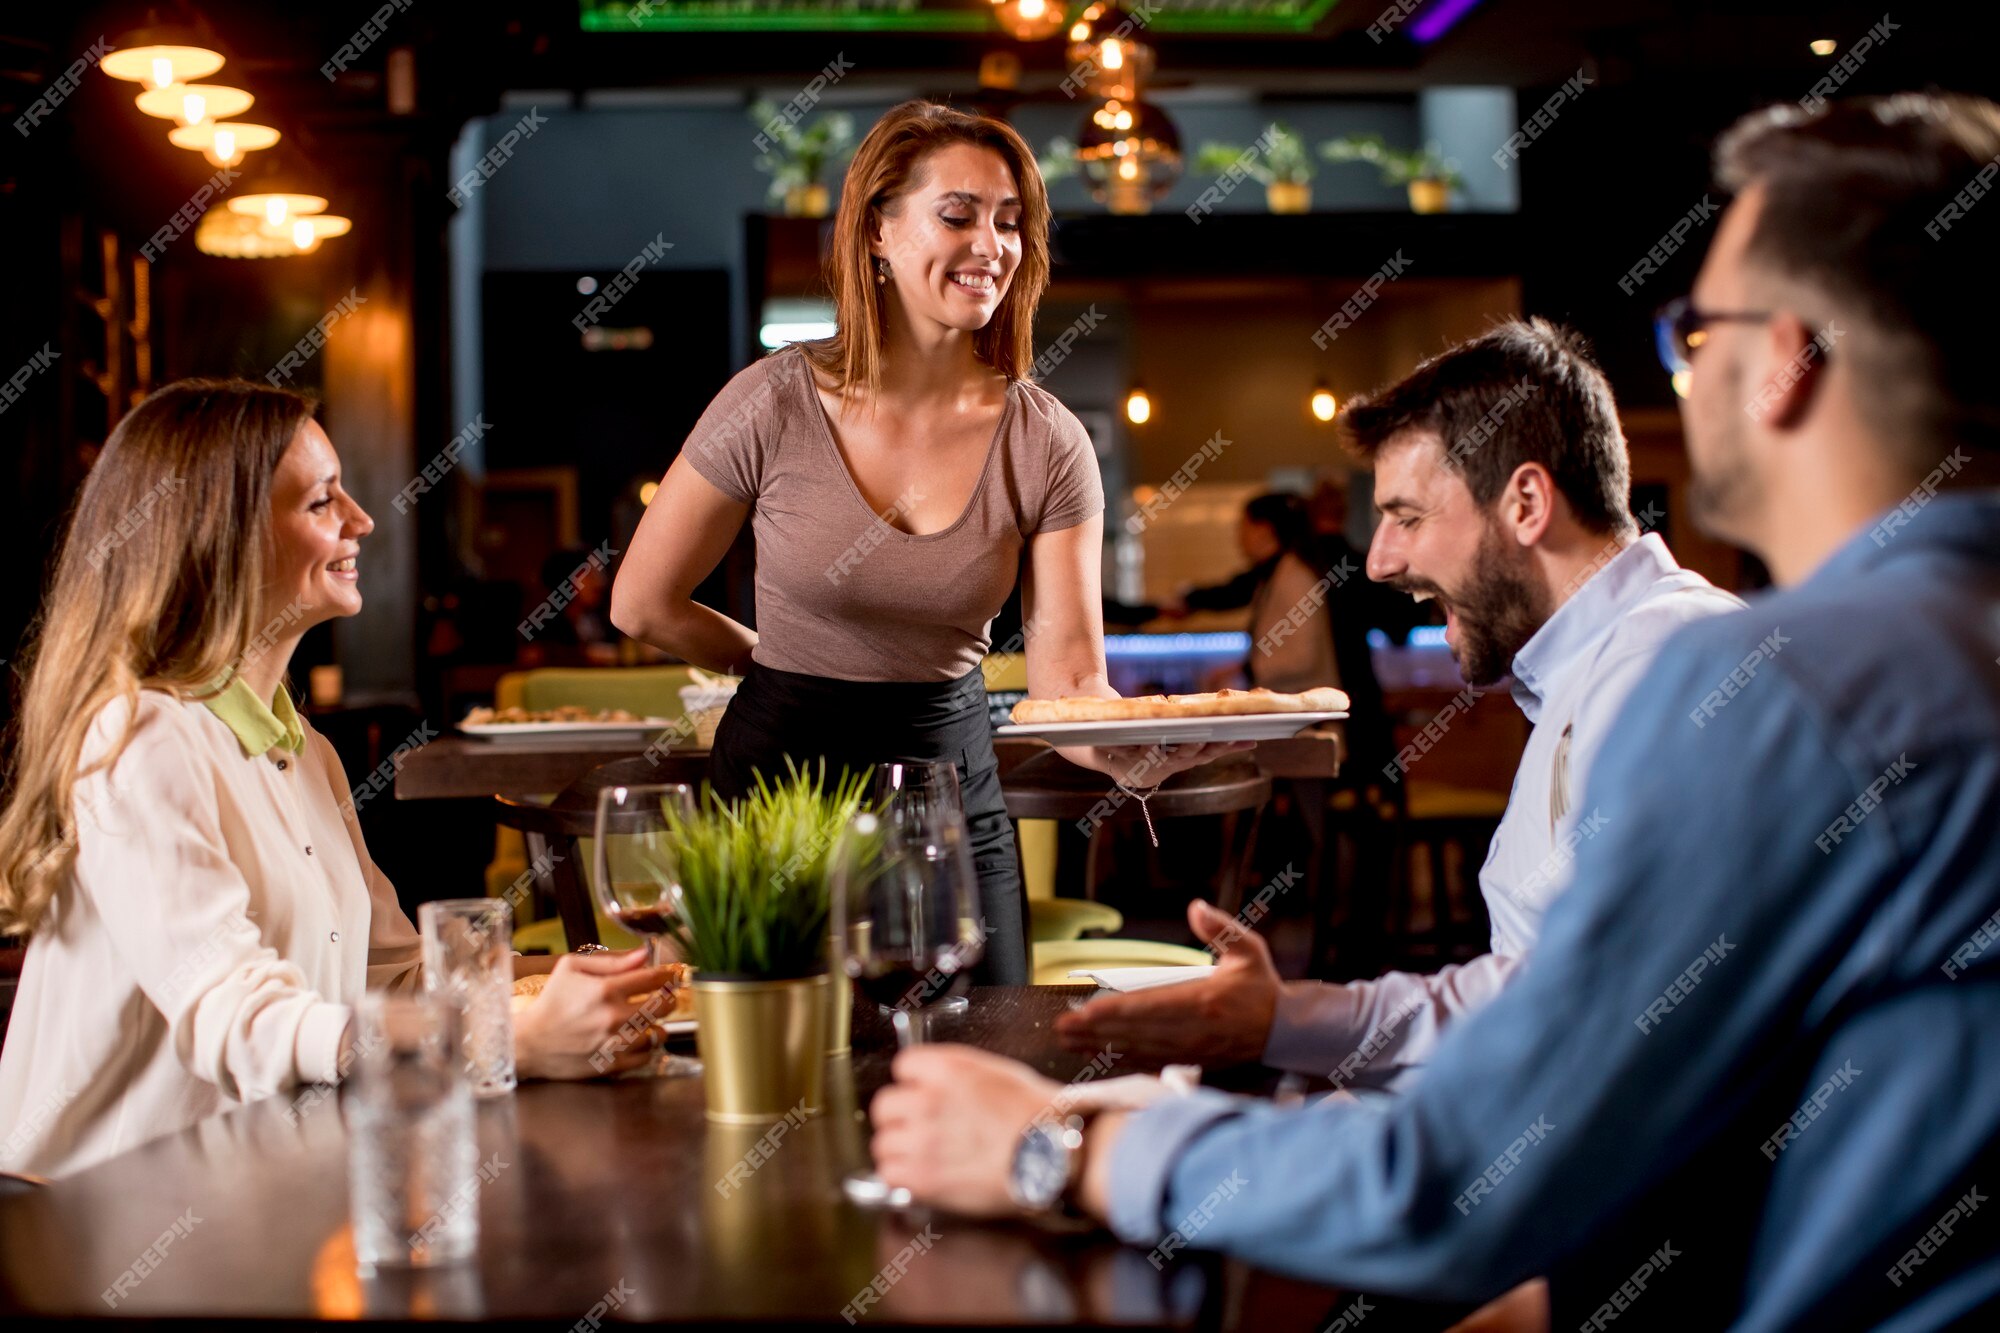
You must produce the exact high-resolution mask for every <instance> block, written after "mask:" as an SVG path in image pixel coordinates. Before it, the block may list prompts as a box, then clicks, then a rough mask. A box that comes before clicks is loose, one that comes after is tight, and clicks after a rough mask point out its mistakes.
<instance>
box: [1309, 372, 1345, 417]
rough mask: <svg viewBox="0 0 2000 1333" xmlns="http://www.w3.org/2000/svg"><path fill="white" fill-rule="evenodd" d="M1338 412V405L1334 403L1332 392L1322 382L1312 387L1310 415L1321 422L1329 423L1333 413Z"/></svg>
mask: <svg viewBox="0 0 2000 1333" xmlns="http://www.w3.org/2000/svg"><path fill="white" fill-rule="evenodd" d="M1339 410H1340V404H1339V403H1338V402H1336V401H1334V397H1333V390H1331V389H1329V388H1327V387H1326V383H1325V382H1324V381H1321V382H1320V383H1319V384H1316V385H1314V386H1313V391H1312V414H1313V415H1314V416H1315V417H1317V418H1318V419H1319V420H1321V421H1331V420H1333V417H1334V413H1336V412H1338V411H1339Z"/></svg>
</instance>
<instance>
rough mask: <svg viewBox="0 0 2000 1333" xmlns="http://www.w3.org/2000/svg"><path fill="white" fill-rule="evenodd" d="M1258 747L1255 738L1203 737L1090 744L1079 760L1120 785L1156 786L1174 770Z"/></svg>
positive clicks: (1143, 788) (1177, 770) (1134, 786)
mask: <svg viewBox="0 0 2000 1333" xmlns="http://www.w3.org/2000/svg"><path fill="white" fill-rule="evenodd" d="M1256 748H1257V743H1256V742H1255V741H1205V742H1201V743H1197V744H1190V745H1093V746H1091V747H1090V748H1088V749H1086V750H1084V751H1082V754H1083V755H1085V756H1088V757H1087V758H1083V759H1080V760H1078V761H1077V762H1080V763H1082V764H1084V766H1085V767H1088V768H1094V769H1096V770H1097V771H1098V772H1100V773H1104V774H1107V775H1109V776H1110V778H1111V779H1112V781H1114V782H1116V783H1118V785H1119V786H1121V787H1133V788H1137V789H1139V790H1141V791H1143V790H1145V789H1146V788H1148V787H1157V786H1159V785H1160V784H1161V783H1162V782H1165V781H1166V780H1167V779H1168V778H1170V777H1172V776H1173V775H1174V774H1176V773H1183V772H1186V771H1187V770H1188V769H1190V768H1200V767H1201V766H1202V765H1203V764H1212V763H1214V762H1215V761H1216V760H1218V759H1220V758H1222V757H1223V756H1224V755H1231V754H1238V753H1241V752H1242V751H1244V750H1254V749H1256Z"/></svg>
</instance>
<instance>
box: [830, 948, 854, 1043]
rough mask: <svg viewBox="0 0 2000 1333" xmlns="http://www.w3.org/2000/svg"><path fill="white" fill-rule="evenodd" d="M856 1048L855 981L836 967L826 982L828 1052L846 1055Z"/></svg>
mask: <svg viewBox="0 0 2000 1333" xmlns="http://www.w3.org/2000/svg"><path fill="white" fill-rule="evenodd" d="M853 1049H854V983H853V982H851V981H849V980H848V979H847V974H846V973H845V972H842V971H840V970H839V969H838V968H835V969H834V970H833V971H832V972H831V973H829V974H828V976H827V984H826V1053H827V1054H828V1055H846V1054H847V1053H848V1052H849V1051H851V1050H853Z"/></svg>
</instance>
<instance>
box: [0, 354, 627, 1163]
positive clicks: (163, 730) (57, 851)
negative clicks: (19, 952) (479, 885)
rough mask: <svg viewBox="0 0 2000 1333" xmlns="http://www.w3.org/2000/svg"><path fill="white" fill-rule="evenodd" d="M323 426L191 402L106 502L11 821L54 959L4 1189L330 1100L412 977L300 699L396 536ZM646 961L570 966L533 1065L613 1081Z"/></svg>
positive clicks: (537, 1016) (225, 397)
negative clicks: (364, 1018)
mask: <svg viewBox="0 0 2000 1333" xmlns="http://www.w3.org/2000/svg"><path fill="white" fill-rule="evenodd" d="M312 413H313V404H312V403H311V401H310V400H308V399H306V398H303V397H300V396H299V395H297V394H293V393H288V392H284V391H282V390H277V389H271V388H267V387H265V386H263V385H254V384H248V383H244V382H241V381H212V380H211V381H202V380H187V381H182V382H180V383H177V384H171V385H168V386H167V387H166V388H163V389H161V390H160V391H159V392H157V393H155V394H153V395H152V396H151V397H150V398H148V399H146V401H145V402H143V403H141V404H140V405H139V406H138V407H137V408H135V409H134V410H133V411H132V412H131V414H130V415H128V416H127V417H126V418H125V419H124V420H123V421H121V422H120V423H119V424H118V427H117V429H115V430H114V431H112V433H111V438H110V439H109V440H108V441H107V442H106V444H105V447H104V452H103V454H102V456H101V457H100V458H99V459H98V461H97V464H96V466H95V467H94V468H93V469H92V470H91V473H90V476H89V478H88V480H87V481H86V482H85V483H84V487H83V491H82V494H81V496H80V497H79V498H78V501H77V505H76V511H75V515H74V517H73V518H72V520H71V524H70V528H69V532H68V535H67V538H66V539H65V541H64V543H63V547H62V551H61V554H60V557H59V560H58V564H57V568H56V574H55V581H54V584H53V586H52V588H51V590H50V593H49V597H48V601H47V604H46V609H45V610H44V612H43V616H42V619H41V623H40V625H39V627H38V630H37V633H36V639H35V647H34V650H33V653H32V659H31V665H30V667H29V669H28V673H27V688H26V694H25V699H24V701H23V705H22V709H21V713H20V718H19V732H18V735H17V737H16V745H15V751H14V767H13V771H12V775H11V782H10V785H9V788H8V791H7V793H6V799H5V808H4V811H0V931H6V932H8V933H13V934H21V933H29V934H31V937H32V938H31V940H30V943H29V946H28V952H27V958H26V960H25V964H24V966H23V970H22V973H21V981H20V989H19V991H18V994H17V997H16V1000H15V1005H14V1012H13V1016H12V1020H11V1023H10V1026H9V1030H8V1033H7V1041H6V1047H5V1050H4V1051H0V1167H4V1168H7V1169H10V1170H15V1171H26V1172H34V1173H38V1174H42V1175H61V1174H67V1173H69V1172H72V1171H76V1170H80V1169H82V1168H83V1167H86V1166H89V1165H91V1164H93V1163H95V1162H97V1161H100V1160H102V1159H104V1158H106V1157H109V1156H111V1155H113V1154H115V1153H118V1152H122V1151H124V1150H125V1149H127V1148H130V1147H132V1146H134V1145H136V1144H139V1143H142V1142H144V1141H146V1140H147V1139H150V1138H153V1137H155V1136H157V1135H160V1134H165V1133H168V1132H170V1131H173V1130H177V1129H180V1128H183V1127H185V1126H187V1125H189V1124H192V1123H194V1122H195V1121H196V1120H199V1119H201V1118H203V1117H205V1116H208V1115H210V1114H213V1113H215V1112H217V1111H221V1110H224V1109H227V1108H228V1107H230V1106H233V1105H236V1104H238V1103H241V1102H247V1101H250V1100H252V1099H255V1098H259V1097H265V1096H269V1095H271V1094H274V1093H279V1092H284V1091H286V1090H287V1089H290V1088H293V1087H295V1086H297V1085H299V1084H301V1083H309V1082H316V1081H332V1080H334V1079H335V1078H337V1077H338V1076H339V1074H340V1072H341V1070H342V1067H343V1062H342V1058H341V1057H342V1054H343V1051H344V1049H345V1047H346V1044H347V1043H348V1041H349V1038H348V1036H347V1030H348V1023H349V1014H350V1006H351V1005H352V1003H353V1002H354V1001H355V1000H356V998H357V997H358V996H359V995H360V994H361V992H362V990H363V988H364V987H376V986H393V987H413V986H415V985H416V984H417V982H418V968H419V963H418V938H417V934H416V932H415V930H414V929H412V927H411V925H410V922H409V919H408V918H407V917H405V916H404V915H403V913H402V911H401V909H400V908H399V907H398V906H397V902H396V894H395V890H394V888H393V887H392V886H391V885H390V884H389V882H388V881H387V880H386V879H385V878H384V877H383V876H382V873H381V872H380V871H379V870H377V869H376V868H375V865H374V863H373V862H372V861H371V860H370V859H369V856H368V849H367V848H366V847H365V846H364V845H363V844H362V837H361V828H360V825H359V824H358V823H357V822H356V821H355V817H354V813H353V809H352V805H351V803H349V800H348V785H347V779H346V776H345V775H344V774H343V772H342V771H341V766H340V761H339V759H338V758H337V757H336V756H335V755H334V752H333V748H332V746H330V745H328V744H327V742H326V741H325V739H323V738H322V737H321V736H320V735H319V734H318V733H317V732H315V731H314V730H313V729H312V727H311V726H310V725H309V724H307V723H306V722H305V720H304V719H302V718H300V717H299V716H298V715H297V714H296V713H295V712H294V711H293V710H292V706H291V702H290V699H289V697H288V696H287V694H286V692H285V689H284V685H283V676H284V672H285V666H286V663H287V661H288V660H289V659H290V657H291V654H292V651H293V649H294V648H295V647H296V646H297V644H298V641H299V637H300V636H301V635H302V634H304V633H305V632H306V631H307V630H308V629H311V628H312V627H313V626H314V625H317V624H319V623H321V622H323V621H327V620H331V619H333V618H334V617H336V616H351V615H353V614H355V613H356V612H357V611H359V610H360V609H361V588H360V572H359V568H358V562H357V556H358V554H359V552H360V549H361V541H362V539H363V538H364V537H366V536H367V535H368V533H369V532H370V531H371V530H372V529H373V528H374V522H373V520H371V519H370V518H369V517H368V515H367V514H366V513H365V512H363V511H362V509H361V506H360V505H358V504H356V503H355V501H354V498H353V497H352V496H350V495H349V494H348V493H347V492H346V490H345V489H343V488H342V485H341V476H340V460H339V458H338V457H337V456H336V455H335V453H334V450H333V445H332V443H331V442H330V441H329V440H328V439H327V437H326V433H325V432H324V431H323V430H321V429H320V426H319V424H318V423H317V422H315V421H314V420H313V418H312ZM638 964H639V955H637V954H631V955H595V956H592V957H588V958H565V959H564V960H563V961H562V962H561V963H560V964H558V965H557V967H556V969H555V975H554V976H553V977H551V978H550V981H549V985H548V987H547V989H546V991H545V992H544V994H543V997H542V998H541V999H540V1000H538V1001H537V1002H536V1003H535V1004H534V1005H533V1006H531V1007H530V1008H528V1009H527V1010H526V1011H524V1012H523V1013H522V1014H521V1015H520V1016H519V1017H518V1019H517V1021H516V1028H515V1040H516V1047H517V1058H518V1064H519V1067H520V1069H521V1071H522V1073H523V1074H525V1075H528V1076H535V1075H541V1076H550V1077H579V1076H584V1075H586V1074H588V1073H590V1072H591V1071H590V1069H589V1067H588V1056H589V1055H590V1054H591V1053H592V1052H594V1051H596V1050H598V1049H600V1048H601V1047H602V1046H603V1044H604V1043H605V1042H607V1041H609V1040H612V1039H613V1038H614V1034H616V1033H617V1032H618V1030H619V1025H620V1024H621V1023H622V1022H623V1021H624V1019H625V1018H626V1016H627V1014H628V1013H629V1012H630V1011H629V1009H628V1008H627V1005H626V1003H625V999H626V997H627V996H628V995H632V994H638V993H641V992H644V991H647V990H650V989H653V988H656V987H657V986H658V985H659V984H660V983H661V980H662V975H661V974H660V973H659V972H657V971H654V970H650V969H645V968H642V967H640V966H639V965H638ZM551 1000H553V1001H555V1003H554V1004H551V1003H550V1001H551ZM644 1058H645V1053H644V1052H643V1051H641V1050H632V1051H628V1052H625V1053H624V1054H623V1055H622V1056H621V1057H620V1066H630V1065H634V1064H637V1063H639V1062H640V1061H642V1060H643V1059H644Z"/></svg>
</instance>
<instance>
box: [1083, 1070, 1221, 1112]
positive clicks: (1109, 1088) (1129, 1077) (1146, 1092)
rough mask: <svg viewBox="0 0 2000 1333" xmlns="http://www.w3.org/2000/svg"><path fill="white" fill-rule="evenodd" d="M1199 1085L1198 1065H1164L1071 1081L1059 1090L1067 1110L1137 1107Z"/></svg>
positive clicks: (1179, 1093) (1121, 1109)
mask: <svg viewBox="0 0 2000 1333" xmlns="http://www.w3.org/2000/svg"><path fill="white" fill-rule="evenodd" d="M1200 1086H1201V1066H1200V1065H1168V1066H1167V1067H1166V1068H1165V1069H1162V1070H1161V1071H1160V1072H1159V1073H1158V1074H1120V1075H1119V1076H1118V1077H1117V1078H1100V1079H1096V1080H1093V1081H1090V1082H1086V1083H1072V1084H1070V1085H1069V1086H1068V1087H1066V1088H1064V1089H1063V1090H1062V1093H1061V1094H1060V1098H1061V1105H1062V1109H1063V1111H1064V1113H1065V1114H1067V1113H1068V1112H1070V1111H1093V1112H1095V1111H1137V1110H1140V1109H1141V1108H1143V1107H1146V1106H1150V1105H1152V1104H1153V1103H1154V1102H1156V1101H1158V1100H1159V1099H1160V1098H1162V1097H1184V1096H1186V1095H1187V1094H1188V1093H1190V1092H1193V1091H1194V1090H1195V1089H1196V1088H1198V1087H1200Z"/></svg>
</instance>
